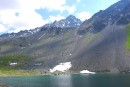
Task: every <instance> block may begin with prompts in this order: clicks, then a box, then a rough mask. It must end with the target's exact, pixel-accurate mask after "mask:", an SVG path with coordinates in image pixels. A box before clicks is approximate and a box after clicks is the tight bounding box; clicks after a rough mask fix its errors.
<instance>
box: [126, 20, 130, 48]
mask: <svg viewBox="0 0 130 87" xmlns="http://www.w3.org/2000/svg"><path fill="white" fill-rule="evenodd" d="M126 32H127V38H126V49H127V50H130V23H129V24H128V25H127V26H126Z"/></svg>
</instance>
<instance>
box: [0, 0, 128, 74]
mask: <svg viewBox="0 0 130 87" xmlns="http://www.w3.org/2000/svg"><path fill="white" fill-rule="evenodd" d="M80 23H81V21H80V20H79V19H77V18H75V17H74V16H72V15H70V16H69V17H67V18H66V19H63V20H60V21H55V22H53V23H51V24H47V25H44V26H42V27H40V28H38V30H36V31H37V32H35V33H33V34H28V35H23V34H22V35H23V36H22V37H19V36H17V35H21V34H18V33H16V34H15V35H16V36H17V37H16V36H15V37H12V38H9V37H6V38H4V39H3V36H4V35H3V36H0V55H1V56H2V58H3V57H4V56H5V58H10V59H12V56H11V57H10V55H16V54H19V55H27V57H26V58H27V59H30V60H26V61H25V60H24V61H17V60H15V61H14V60H9V59H8V61H6V62H5V65H6V66H5V67H10V68H12V67H11V66H9V62H10V61H11V62H18V64H23V63H24V64H23V65H22V66H20V67H19V66H17V69H25V70H30V69H42V70H43V71H45V73H49V70H50V69H51V71H55V70H52V69H53V68H54V67H55V66H56V65H58V64H59V66H63V65H66V63H67V64H69V67H70V63H71V68H70V70H69V71H68V73H79V72H80V71H82V70H90V71H94V72H112V73H114V72H116V73H117V72H129V71H130V39H129V38H130V1H129V0H121V1H119V2H117V3H115V4H113V5H112V6H110V7H109V8H107V9H106V10H101V11H99V12H98V13H96V14H95V15H93V16H92V18H90V19H89V20H86V21H84V22H83V23H82V24H81V25H80ZM26 32H29V31H26ZM24 33H25V32H24ZM6 56H7V57H6ZM15 58H17V57H15ZM20 58H21V57H20ZM0 66H1V63H0ZM42 73H44V72H42Z"/></svg>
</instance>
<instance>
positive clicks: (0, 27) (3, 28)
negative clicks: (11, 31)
mask: <svg viewBox="0 0 130 87" xmlns="http://www.w3.org/2000/svg"><path fill="white" fill-rule="evenodd" d="M0 31H1V32H6V27H5V26H4V25H2V24H0Z"/></svg>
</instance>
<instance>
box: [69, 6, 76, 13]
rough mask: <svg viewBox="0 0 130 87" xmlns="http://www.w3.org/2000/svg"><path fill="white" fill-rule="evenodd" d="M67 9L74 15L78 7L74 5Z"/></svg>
mask: <svg viewBox="0 0 130 87" xmlns="http://www.w3.org/2000/svg"><path fill="white" fill-rule="evenodd" d="M67 9H68V12H69V14H73V13H74V11H75V10H76V7H75V6H74V5H73V6H71V7H68V8H67Z"/></svg>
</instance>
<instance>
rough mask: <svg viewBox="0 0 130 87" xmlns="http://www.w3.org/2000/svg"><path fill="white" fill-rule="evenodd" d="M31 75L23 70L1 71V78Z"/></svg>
mask: <svg viewBox="0 0 130 87" xmlns="http://www.w3.org/2000/svg"><path fill="white" fill-rule="evenodd" d="M30 75H31V74H30V73H29V72H27V71H23V70H15V69H0V76H30Z"/></svg>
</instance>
